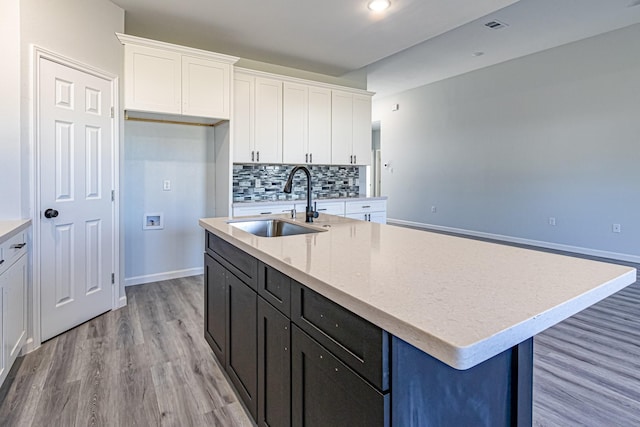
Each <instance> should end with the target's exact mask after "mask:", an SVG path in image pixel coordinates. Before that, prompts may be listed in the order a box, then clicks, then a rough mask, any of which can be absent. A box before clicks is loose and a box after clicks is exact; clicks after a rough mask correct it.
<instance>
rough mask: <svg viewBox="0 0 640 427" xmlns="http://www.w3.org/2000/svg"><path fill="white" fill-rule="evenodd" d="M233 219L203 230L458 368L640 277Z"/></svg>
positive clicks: (345, 222)
mask: <svg viewBox="0 0 640 427" xmlns="http://www.w3.org/2000/svg"><path fill="white" fill-rule="evenodd" d="M273 216H274V217H279V218H287V215H273ZM259 219H264V217H261V218H259ZM228 220H230V218H206V219H201V220H200V225H201V226H202V227H203V228H205V229H206V230H208V231H210V232H212V233H214V234H215V235H217V236H219V237H221V238H223V239H224V240H226V241H228V242H230V243H231V244H233V245H235V246H237V247H238V248H240V249H242V250H244V251H245V252H247V253H249V254H251V255H253V256H254V257H256V258H258V259H260V260H261V261H263V262H265V263H266V264H268V265H271V266H272V267H274V268H276V269H278V270H280V271H282V272H283V273H285V274H287V275H288V276H290V277H292V278H293V279H295V280H297V281H299V282H300V283H302V284H304V285H306V286H308V287H309V288H311V289H313V290H315V291H317V292H319V293H320V294H322V295H324V296H326V297H327V298H329V299H331V300H333V301H335V302H337V303H338V304H340V305H342V306H344V307H346V308H347V309H349V310H351V311H353V312H354V313H356V314H358V315H360V316H362V317H363V318H365V319H367V320H369V321H370V322H372V323H374V324H376V325H378V326H379V327H381V328H383V329H385V330H387V331H388V332H390V333H391V334H393V335H395V336H397V337H399V338H401V339H403V340H405V341H407V342H408V343H410V344H412V345H414V346H415V347H417V348H419V349H421V350H423V351H425V352H426V353H428V354H430V355H432V356H433V357H435V358H437V359H439V360H441V361H442V362H444V363H446V364H448V365H450V366H452V367H454V368H456V369H468V368H471V367H473V366H475V365H477V364H479V363H481V362H483V361H485V360H487V359H489V358H491V357H493V356H495V355H497V354H499V353H501V352H503V351H504V350H507V349H509V348H511V347H513V346H514V345H517V344H519V343H520V342H522V341H525V340H527V339H528V338H531V337H532V336H534V335H536V334H538V333H540V332H542V331H543V330H545V329H547V328H549V327H550V326H553V325H555V324H556V323H559V322H561V321H562V320H564V319H566V318H568V317H570V316H572V315H574V314H576V313H578V312H580V311H582V310H584V309H585V308H587V307H589V306H591V305H592V304H594V303H596V302H598V301H600V300H602V299H604V298H606V297H607V296H609V295H612V294H614V293H615V292H617V291H619V290H620V289H622V288H624V287H626V286H627V285H629V284H631V283H633V282H635V280H636V271H635V269H634V268H631V267H625V266H620V265H615V264H608V263H602V262H597V261H590V260H585V259H581V258H574V257H569V256H563V255H555V254H549V253H545V252H539V251H534V250H527V249H522V248H516V247H512V246H506V245H500V244H495V243H488V242H482V241H477V240H472V239H465V238H461V237H453V236H447V235H443V234H437V233H432V232H427V231H420V230H412V229H408V228H402V227H396V226H391V225H382V224H376V223H372V222H367V221H355V220H350V219H348V218H343V217H337V216H333V215H325V214H321V215H320V217H319V218H318V219H317V220H315V222H314V226H315V227H323V226H330V227H329V231H327V232H321V233H313V234H305V235H295V236H285V237H277V238H267V237H257V236H254V235H252V234H250V233H247V232H245V231H242V230H240V229H238V228H236V227H233V226H231V225H229V224H228V223H227V221H228ZM288 220H289V219H288ZM294 221H296V222H299V223H303V222H304V218H298V219H297V220H294Z"/></svg>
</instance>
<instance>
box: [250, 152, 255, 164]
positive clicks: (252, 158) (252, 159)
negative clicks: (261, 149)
mask: <svg viewBox="0 0 640 427" xmlns="http://www.w3.org/2000/svg"><path fill="white" fill-rule="evenodd" d="M253 153H254V152H253V151H252V152H251V161H252V162H255V159H254V156H253Z"/></svg>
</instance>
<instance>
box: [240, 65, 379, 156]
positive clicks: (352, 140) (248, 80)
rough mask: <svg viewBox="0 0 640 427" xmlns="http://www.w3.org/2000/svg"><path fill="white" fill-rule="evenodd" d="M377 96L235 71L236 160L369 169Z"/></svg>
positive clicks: (268, 74)
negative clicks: (335, 165) (373, 111)
mask: <svg viewBox="0 0 640 427" xmlns="http://www.w3.org/2000/svg"><path fill="white" fill-rule="evenodd" d="M340 89H344V90H340ZM372 95H373V94H372V93H371V92H366V91H363V90H358V89H350V88H343V87H342V86H334V85H330V84H325V83H320V82H313V81H309V80H302V79H297V78H294V77H287V76H279V75H275V74H270V73H265V72H261V71H254V70H248V69H244V68H242V69H240V68H236V69H235V71H234V94H233V102H234V110H233V118H232V122H233V130H234V132H233V162H234V163H285V164H316V165H330V164H339V165H369V164H371V96H372Z"/></svg>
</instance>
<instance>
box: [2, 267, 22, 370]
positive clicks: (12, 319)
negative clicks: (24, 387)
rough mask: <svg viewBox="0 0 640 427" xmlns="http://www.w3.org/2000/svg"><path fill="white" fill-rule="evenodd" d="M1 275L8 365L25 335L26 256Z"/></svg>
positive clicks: (11, 362)
mask: <svg viewBox="0 0 640 427" xmlns="http://www.w3.org/2000/svg"><path fill="white" fill-rule="evenodd" d="M3 276H4V277H5V278H6V282H5V283H6V300H7V305H6V307H5V310H6V311H5V313H6V317H5V322H6V326H5V327H6V344H7V348H6V351H7V359H8V360H7V367H10V366H11V365H12V364H13V361H14V360H16V358H17V357H18V354H20V350H22V344H23V343H24V341H25V338H26V335H27V309H26V308H27V307H26V304H27V256H26V255H23V256H22V257H21V258H20V259H19V260H18V261H16V263H15V264H13V265H12V266H11V267H10V268H9V269H8V270H7V271H6V272H5V273H4V274H3Z"/></svg>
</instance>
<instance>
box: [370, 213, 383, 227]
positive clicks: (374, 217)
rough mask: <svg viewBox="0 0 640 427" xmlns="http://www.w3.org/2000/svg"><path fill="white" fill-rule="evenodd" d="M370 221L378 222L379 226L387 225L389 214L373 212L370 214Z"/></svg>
mask: <svg viewBox="0 0 640 427" xmlns="http://www.w3.org/2000/svg"><path fill="white" fill-rule="evenodd" d="M369 221H371V222H377V223H378V224H386V223H387V213H386V212H371V213H370V214H369Z"/></svg>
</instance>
